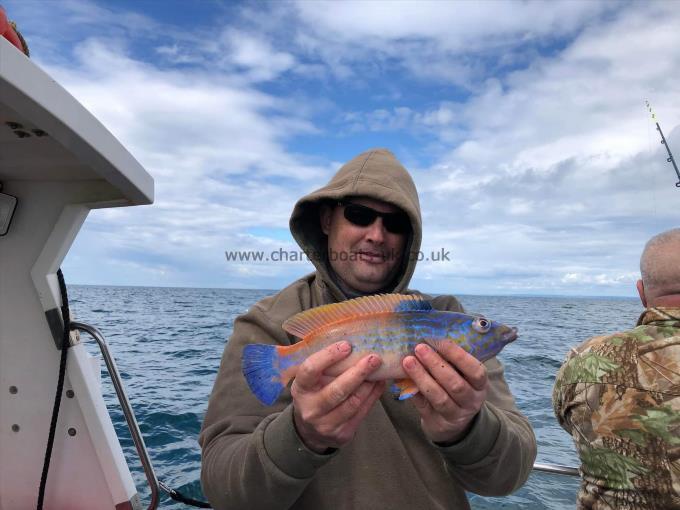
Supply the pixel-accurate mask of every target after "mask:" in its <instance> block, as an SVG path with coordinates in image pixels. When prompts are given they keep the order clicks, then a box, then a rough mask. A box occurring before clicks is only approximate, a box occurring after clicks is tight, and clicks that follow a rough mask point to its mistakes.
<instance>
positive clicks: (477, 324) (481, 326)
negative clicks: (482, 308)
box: [472, 317, 491, 333]
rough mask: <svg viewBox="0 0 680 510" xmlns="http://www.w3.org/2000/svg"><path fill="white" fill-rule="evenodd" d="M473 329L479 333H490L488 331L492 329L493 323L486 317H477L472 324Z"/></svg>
mask: <svg viewBox="0 0 680 510" xmlns="http://www.w3.org/2000/svg"><path fill="white" fill-rule="evenodd" d="M472 327H473V329H474V330H475V331H477V332H478V333H488V331H489V330H490V329H491V321H489V320H488V319H485V318H484V317H477V318H476V319H475V320H474V321H473V322H472Z"/></svg>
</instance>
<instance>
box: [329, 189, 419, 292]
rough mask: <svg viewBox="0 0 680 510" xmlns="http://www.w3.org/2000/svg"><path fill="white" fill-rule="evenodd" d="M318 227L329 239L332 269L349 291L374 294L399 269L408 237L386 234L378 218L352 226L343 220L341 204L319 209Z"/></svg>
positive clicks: (363, 201)
mask: <svg viewBox="0 0 680 510" xmlns="http://www.w3.org/2000/svg"><path fill="white" fill-rule="evenodd" d="M348 202H351V203H353V204H359V205H363V206H366V207H370V208H371V209H375V210H376V211H378V212H383V213H394V212H398V211H399V209H398V208H397V207H395V206H393V205H392V204H388V203H386V202H381V201H379V200H374V199H370V198H352V199H350V200H348ZM321 228H322V230H323V232H324V234H326V235H327V236H328V257H329V260H330V264H331V268H332V269H333V271H335V273H336V274H337V275H338V276H339V277H340V278H341V279H342V281H343V282H344V283H345V284H346V285H348V286H349V287H350V288H352V289H354V290H357V291H359V292H375V291H377V290H380V289H382V288H384V287H385V286H386V285H387V284H388V283H390V281H392V279H393V278H394V276H395V274H396V272H397V271H398V269H399V267H400V263H401V259H402V257H403V252H404V245H405V243H406V236H407V234H395V233H392V232H389V231H388V230H386V229H385V226H384V225H383V219H382V218H381V217H377V218H376V219H375V221H373V223H371V224H370V225H368V226H365V227H362V226H359V225H355V224H353V223H351V222H350V221H348V220H347V219H345V216H344V206H342V205H337V206H335V207H334V208H330V207H324V208H323V209H322V210H321Z"/></svg>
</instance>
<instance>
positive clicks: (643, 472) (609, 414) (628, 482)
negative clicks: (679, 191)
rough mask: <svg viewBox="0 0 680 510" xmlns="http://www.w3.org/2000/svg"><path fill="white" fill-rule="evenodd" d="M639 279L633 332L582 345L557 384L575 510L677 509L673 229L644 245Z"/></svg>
mask: <svg viewBox="0 0 680 510" xmlns="http://www.w3.org/2000/svg"><path fill="white" fill-rule="evenodd" d="M640 272H641V273H642V279H641V280H638V282H637V289H638V293H639V294H640V300H641V301H642V305H643V306H644V307H645V308H646V309H645V311H644V312H643V313H642V315H641V316H640V319H639V320H638V323H637V327H636V328H635V329H632V330H630V331H626V332H623V333H615V334H613V335H609V336H599V337H595V338H592V339H590V340H588V341H587V342H585V343H584V344H582V345H581V346H579V347H578V349H575V350H574V351H573V352H572V353H571V354H570V355H569V356H568V358H567V361H566V363H565V365H564V366H563V367H562V368H561V369H560V371H559V373H558V374H557V379H556V381H555V388H554V390H553V405H554V407H555V415H556V416H557V419H558V421H559V422H560V425H562V427H563V428H564V429H565V430H566V431H567V432H569V433H570V434H571V435H572V436H573V438H574V442H575V443H576V447H577V450H578V453H579V456H580V457H581V475H582V477H583V479H582V482H581V490H580V491H579V494H578V508H584V509H585V508H592V509H612V508H617V509H619V508H625V509H628V510H635V509H662V508H663V509H670V508H677V509H680V229H678V228H676V229H673V230H669V231H667V232H664V233H662V234H659V235H657V236H655V237H653V238H652V239H651V240H650V241H649V242H648V243H647V245H646V246H645V249H644V251H643V253H642V257H641V259H640Z"/></svg>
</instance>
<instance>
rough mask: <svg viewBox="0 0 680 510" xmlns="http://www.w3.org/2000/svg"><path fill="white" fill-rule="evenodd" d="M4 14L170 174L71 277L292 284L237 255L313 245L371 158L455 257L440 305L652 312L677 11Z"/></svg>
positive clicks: (444, 275)
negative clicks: (636, 307)
mask: <svg viewBox="0 0 680 510" xmlns="http://www.w3.org/2000/svg"><path fill="white" fill-rule="evenodd" d="M0 1H1V2H2V4H3V6H4V7H5V9H6V11H7V12H8V16H9V18H10V19H13V20H15V21H16V22H17V25H18V27H19V29H20V31H21V32H22V33H23V35H24V36H25V38H26V40H27V42H28V44H29V47H30V49H31V58H32V59H33V60H34V62H36V63H37V64H38V65H39V66H41V67H42V68H43V69H45V70H46V71H47V72H48V73H49V74H50V75H51V76H52V77H54V78H55V79H56V80H57V81H58V82H59V83H60V84H61V85H62V86H64V87H65V88H66V89H67V90H68V91H69V92H70V93H71V94H72V95H73V96H74V97H75V98H77V99H78V100H79V101H80V102H81V103H82V104H84V105H85V106H86V108H88V109H89V110H90V111H91V112H92V113H93V114H94V115H95V116H96V117H97V118H98V119H99V120H100V121H101V122H102V123H103V124H104V125H105V126H106V127H107V128H108V129H109V130H110V131H111V132H112V133H113V134H114V135H115V136H116V137H117V138H118V139H119V140H120V141H121V142H122V143H123V145H124V146H125V147H126V148H127V149H128V150H129V151H130V152H131V153H132V155H133V156H134V157H135V158H136V159H137V160H138V161H139V162H140V163H141V164H142V165H143V166H144V167H145V168H146V170H147V171H148V172H149V173H150V174H151V175H152V176H153V178H154V180H155V187H156V188H155V189H156V198H155V203H154V204H153V205H150V206H140V207H128V208H118V209H106V210H96V211H93V212H92V213H91V214H90V215H89V217H88V219H87V221H86V223H85V225H84V227H83V229H82V230H81V232H80V234H79V236H78V238H77V239H76V241H75V243H74V245H73V246H72V248H71V250H70V252H69V254H68V256H67V258H66V260H65V262H64V264H63V269H64V273H65V275H66V277H67V280H68V281H69V282H70V283H77V284H92V285H143V286H174V287H224V288H261V289H280V288H283V287H284V286H286V285H287V284H289V283H290V282H292V281H293V280H294V279H296V278H298V277H300V276H302V275H304V274H306V273H309V272H310V271H312V270H313V267H312V266H311V264H310V263H309V262H306V261H299V260H289V261H288V262H247V263H246V262H234V261H228V260H227V259H226V256H225V252H227V251H231V252H233V251H236V250H240V251H247V250H252V251H262V252H263V253H264V254H265V255H269V254H270V253H271V252H279V250H285V251H290V252H291V253H292V252H296V251H297V250H298V248H297V246H296V245H295V242H294V241H293V239H292V237H291V235H290V233H289V231H288V219H289V216H290V213H291V211H292V208H293V206H294V204H295V202H296V201H297V199H298V198H300V197H301V196H303V195H304V194H307V193H309V192H311V191H313V190H314V189H317V188H319V187H321V186H322V185H324V184H325V183H326V182H327V181H328V180H329V179H330V178H331V176H332V175H333V174H334V173H335V171H337V169H338V168H339V167H340V166H341V165H342V164H343V163H344V162H346V161H348V160H349V159H351V158H352V157H354V156H355V155H357V154H359V153H361V152H363V151H365V150H367V149H369V148H372V147H387V148H389V149H390V150H391V151H392V152H394V153H395V155H396V156H397V157H398V158H399V159H400V161H402V163H403V164H404V165H405V166H406V167H407V168H408V169H409V171H410V172H411V174H412V176H413V178H414V180H415V182H416V186H417V187H418V190H419V194H420V203H421V206H422V211H423V222H424V233H423V247H422V250H423V256H424V257H426V258H428V257H429V258H434V257H432V256H431V254H432V253H442V252H444V253H445V254H446V255H445V257H444V258H445V259H448V260H423V261H422V262H421V263H419V265H418V267H417V269H416V273H415V275H414V278H413V280H412V284H411V287H412V288H417V289H420V290H422V291H425V292H433V293H451V294H492V295H507V294H524V295H527V294H529V295H532V294H537V295H593V296H599V295H608V296H634V295H635V288H634V287H635V281H636V280H637V278H638V277H639V271H638V267H639V256H640V253H641V251H642V248H643V246H644V244H645V242H646V241H647V240H648V239H649V238H650V237H651V236H652V235H654V234H656V233H658V232H661V231H663V230H666V229H669V228H674V227H676V226H679V222H678V210H679V208H678V205H679V204H680V189H679V188H676V187H675V185H674V184H675V183H676V181H677V180H678V179H677V176H676V175H675V173H674V171H673V168H672V166H671V165H670V164H669V163H668V162H667V161H666V157H667V155H666V153H665V149H664V146H663V145H661V144H660V138H659V134H658V132H657V131H656V128H655V125H654V123H653V121H652V120H651V117H650V115H649V112H648V110H647V108H646V106H645V100H648V101H649V102H650V104H651V106H652V108H653V109H654V111H655V113H656V116H657V119H658V120H659V122H660V124H661V127H662V129H663V130H664V133H665V135H666V138H667V139H668V143H669V146H670V148H671V150H673V149H674V150H675V151H676V154H677V157H678V158H680V92H678V90H679V84H680V31H678V30H677V27H678V26H680V9H678V4H677V3H676V2H674V1H661V2H626V1H617V2H599V1H554V2H543V1H521V2H500V1H498V2H490V1H489V2H483V1H481V2H467V1H460V2H444V1H435V2H427V1H420V2H406V1H401V2H388V1H368V0H366V1H360V2H353V1H348V2H323V1H320V0H316V1H298V2H293V1H291V2H284V1H277V2H244V3H236V2H218V1H210V0H203V1H198V0H193V1H191V0H188V1H173V0H164V1H160V0H158V1H151V0H136V1H106V2H104V1H81V0H78V1H76V0H62V1H59V2H57V1H42V0H41V1H33V0H0ZM291 258H292V255H291ZM440 258H441V256H440Z"/></svg>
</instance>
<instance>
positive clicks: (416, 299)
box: [283, 294, 432, 338]
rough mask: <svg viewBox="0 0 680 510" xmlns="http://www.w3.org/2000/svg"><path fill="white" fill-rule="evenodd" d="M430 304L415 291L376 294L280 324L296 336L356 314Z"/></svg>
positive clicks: (424, 308)
mask: <svg viewBox="0 0 680 510" xmlns="http://www.w3.org/2000/svg"><path fill="white" fill-rule="evenodd" d="M429 310H432V305H431V304H430V302H429V301H426V300H425V299H424V298H423V297H422V296H418V295H415V294H376V295H373V296H364V297H359V298H355V299H350V300H348V301H343V302H342V303H333V304H330V305H323V306H318V307H316V308H312V309H311V310H305V311H304V312H300V313H298V314H296V315H294V316H293V317H291V318H290V319H288V320H287V321H285V322H284V323H283V330H284V331H286V332H287V333H290V334H291V335H295V336H296V337H298V338H305V337H306V336H307V335H309V334H310V333H311V332H313V331H315V330H317V329H319V328H322V327H323V326H328V325H329V324H333V323H336V322H340V321H343V320H346V319H351V318H355V317H362V316H367V315H376V314H381V313H395V312H417V311H421V312H426V311H429Z"/></svg>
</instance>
